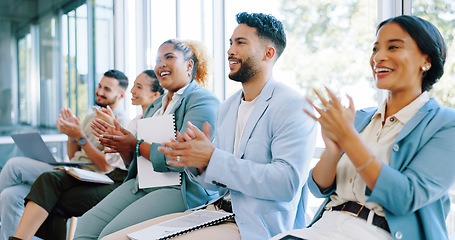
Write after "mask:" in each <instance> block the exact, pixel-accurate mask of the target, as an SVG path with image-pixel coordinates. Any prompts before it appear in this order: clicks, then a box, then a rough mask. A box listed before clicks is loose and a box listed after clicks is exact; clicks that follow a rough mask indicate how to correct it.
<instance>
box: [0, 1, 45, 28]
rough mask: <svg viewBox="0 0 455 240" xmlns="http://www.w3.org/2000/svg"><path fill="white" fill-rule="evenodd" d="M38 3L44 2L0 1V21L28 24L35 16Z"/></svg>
mask: <svg viewBox="0 0 455 240" xmlns="http://www.w3.org/2000/svg"><path fill="white" fill-rule="evenodd" d="M39 2H46V0H0V21H10V22H18V23H20V22H28V21H30V20H32V19H33V18H35V17H36V16H37V13H38V8H37V5H38V3H39Z"/></svg>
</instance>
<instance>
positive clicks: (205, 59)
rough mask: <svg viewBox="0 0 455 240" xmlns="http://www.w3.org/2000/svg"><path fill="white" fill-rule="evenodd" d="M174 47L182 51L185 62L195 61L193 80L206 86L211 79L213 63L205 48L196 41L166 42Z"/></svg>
mask: <svg viewBox="0 0 455 240" xmlns="http://www.w3.org/2000/svg"><path fill="white" fill-rule="evenodd" d="M165 43H170V44H172V45H174V47H175V49H176V50H178V51H181V52H182V53H183V56H185V60H193V63H194V66H193V71H192V77H193V79H194V80H195V81H196V82H197V83H198V84H199V85H201V86H205V85H206V83H207V81H208V79H209V74H210V72H209V67H210V63H211V59H210V56H209V54H208V52H207V49H206V48H205V46H204V45H203V44H202V43H201V42H198V41H194V40H184V41H183V40H177V39H170V40H167V41H165V42H164V43H163V44H165Z"/></svg>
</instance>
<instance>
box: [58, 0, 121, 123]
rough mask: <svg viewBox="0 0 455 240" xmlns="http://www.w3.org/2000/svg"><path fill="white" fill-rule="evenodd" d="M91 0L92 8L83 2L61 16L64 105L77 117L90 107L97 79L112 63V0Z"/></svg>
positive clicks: (89, 109)
mask: <svg viewBox="0 0 455 240" xmlns="http://www.w3.org/2000/svg"><path fill="white" fill-rule="evenodd" d="M93 2H94V4H93V9H88V5H87V4H83V5H81V6H79V7H77V8H76V9H74V10H72V11H69V12H68V13H66V14H63V16H62V42H63V46H62V53H63V79H64V81H63V82H64V88H63V89H64V91H65V97H64V99H65V100H64V106H65V107H69V108H71V109H72V110H73V112H74V113H75V114H77V115H78V116H80V117H84V116H85V115H86V114H87V112H90V111H91V107H92V105H93V104H94V96H93V95H94V89H95V88H96V86H97V83H98V82H99V80H100V79H101V78H102V76H103V74H104V73H105V72H106V71H107V70H109V69H111V68H113V67H114V50H113V49H114V30H113V29H114V25H113V22H114V21H113V3H112V1H109V0H96V1H93ZM90 6H92V5H90ZM90 13H91V14H90ZM92 19H93V20H92Z"/></svg>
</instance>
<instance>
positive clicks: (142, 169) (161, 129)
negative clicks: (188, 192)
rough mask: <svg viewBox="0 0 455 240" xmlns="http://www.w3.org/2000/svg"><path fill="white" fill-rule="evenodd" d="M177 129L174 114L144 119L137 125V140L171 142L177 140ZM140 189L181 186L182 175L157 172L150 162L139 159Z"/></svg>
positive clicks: (142, 158)
mask: <svg viewBox="0 0 455 240" xmlns="http://www.w3.org/2000/svg"><path fill="white" fill-rule="evenodd" d="M175 134H176V128H175V120H174V115H173V114H164V115H160V116H153V117H151V118H144V119H141V120H139V121H138V123H137V138H138V139H144V141H145V142H147V143H162V142H169V141H171V139H175V136H176V135H175ZM137 172H138V174H137V175H138V181H139V188H150V187H162V186H171V185H180V173H178V172H156V171H155V170H154V169H153V165H152V163H151V162H150V160H148V159H146V158H144V157H142V156H141V157H138V158H137Z"/></svg>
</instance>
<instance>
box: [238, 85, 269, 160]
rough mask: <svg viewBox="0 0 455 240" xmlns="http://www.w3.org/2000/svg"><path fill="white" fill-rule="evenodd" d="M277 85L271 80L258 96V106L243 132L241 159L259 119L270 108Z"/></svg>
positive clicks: (239, 153) (239, 154)
mask: <svg viewBox="0 0 455 240" xmlns="http://www.w3.org/2000/svg"><path fill="white" fill-rule="evenodd" d="M276 84H277V82H276V81H275V80H274V79H273V78H270V79H269V80H268V81H267V83H266V84H265V85H264V88H263V89H262V91H261V93H260V94H259V96H258V99H257V102H256V105H255V106H254V109H253V111H252V112H251V115H250V117H249V118H248V121H247V122H246V125H245V129H244V130H243V135H242V139H241V140H240V146H239V152H238V153H237V156H239V157H240V158H241V157H242V156H243V154H245V149H246V145H247V143H248V140H249V139H250V137H251V134H252V133H253V130H254V128H255V127H256V125H257V123H258V121H259V119H260V118H261V117H262V115H263V114H264V112H265V110H266V109H267V107H268V106H269V103H270V99H271V98H272V95H273V90H274V89H275V86H276ZM237 108H238V107H237ZM236 119H237V118H236ZM234 129H235V127H234ZM234 131H235V130H234Z"/></svg>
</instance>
